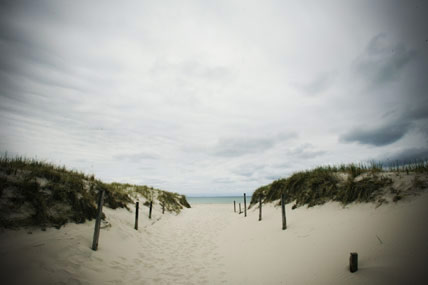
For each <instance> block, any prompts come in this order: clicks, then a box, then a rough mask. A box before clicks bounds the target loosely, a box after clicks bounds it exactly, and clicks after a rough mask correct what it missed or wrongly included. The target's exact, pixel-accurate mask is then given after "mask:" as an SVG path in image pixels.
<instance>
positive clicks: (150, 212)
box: [149, 201, 153, 219]
mask: <svg viewBox="0 0 428 285" xmlns="http://www.w3.org/2000/svg"><path fill="white" fill-rule="evenodd" d="M152 207H153V201H150V209H149V219H151V218H152Z"/></svg>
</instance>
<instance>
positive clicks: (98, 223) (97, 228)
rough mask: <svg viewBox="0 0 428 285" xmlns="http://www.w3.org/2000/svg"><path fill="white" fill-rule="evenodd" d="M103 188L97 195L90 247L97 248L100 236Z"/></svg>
mask: <svg viewBox="0 0 428 285" xmlns="http://www.w3.org/2000/svg"><path fill="white" fill-rule="evenodd" d="M103 202H104V190H101V192H100V193H99V196H98V211H97V218H96V221H95V230H94V239H93V241H92V249H93V250H97V249H98V240H99V238H100V226H101V216H102V214H103Z"/></svg>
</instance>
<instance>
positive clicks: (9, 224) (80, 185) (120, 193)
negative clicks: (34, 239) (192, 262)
mask: <svg viewBox="0 0 428 285" xmlns="http://www.w3.org/2000/svg"><path fill="white" fill-rule="evenodd" d="M102 190H104V191H105V195H104V205H105V206H107V207H109V208H112V209H116V208H127V209H128V205H129V203H131V202H132V201H133V198H134V199H135V198H137V197H138V195H140V196H142V197H143V198H145V199H147V200H149V201H154V200H155V199H156V198H157V199H158V200H159V201H160V202H161V203H163V204H164V205H165V206H166V210H167V211H174V212H177V213H178V212H180V210H181V209H182V208H183V207H190V205H189V204H188V203H187V200H186V197H185V196H183V195H179V194H177V193H171V192H167V191H163V190H159V189H154V188H152V187H147V186H140V185H130V184H121V183H104V182H102V181H100V180H98V179H95V177H94V176H93V175H85V174H84V173H82V172H78V171H75V170H68V169H66V168H65V167H64V166H56V165H53V164H51V163H47V162H42V161H38V160H34V159H26V158H23V157H15V158H8V157H7V156H3V157H0V227H6V228H17V227H21V226H28V225H32V226H40V227H42V228H45V227H48V226H55V227H57V228H59V227H61V226H62V225H64V224H65V223H67V222H76V223H83V222H85V221H86V220H91V219H93V218H95V215H96V201H97V197H98V195H99V193H100V191H102Z"/></svg>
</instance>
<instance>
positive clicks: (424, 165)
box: [250, 161, 428, 208]
mask: <svg viewBox="0 0 428 285" xmlns="http://www.w3.org/2000/svg"><path fill="white" fill-rule="evenodd" d="M391 171H392V172H396V173H406V174H409V173H410V172H413V173H423V172H428V162H427V161H422V162H415V163H410V164H405V165H399V164H398V163H397V164H394V165H390V166H388V167H383V166H382V165H381V164H379V163H371V164H369V165H364V164H359V165H356V164H349V165H340V166H325V167H317V168H315V169H313V170H309V171H301V172H297V173H294V174H293V175H291V176H290V177H288V178H283V179H278V180H276V181H274V182H272V183H271V184H268V185H265V186H262V187H260V188H258V189H257V190H256V191H255V192H254V193H253V195H252V199H251V203H250V207H251V206H252V205H254V204H256V203H257V202H258V201H259V199H260V197H261V198H262V200H263V201H264V202H273V201H276V200H278V199H280V197H281V194H282V193H284V194H285V199H286V203H290V202H293V201H295V205H294V206H293V208H295V207H299V206H302V205H308V207H312V206H315V205H321V204H324V203H325V202H327V201H338V202H341V203H342V204H344V205H346V204H349V203H352V202H374V201H378V203H382V202H385V201H386V200H385V199H384V198H383V197H382V196H383V195H384V194H385V190H386V189H387V188H388V187H389V190H390V193H391V194H394V195H395V196H394V197H393V201H398V200H400V199H401V196H400V191H397V190H396V189H394V188H392V187H391V185H392V183H393V181H392V179H391V178H390V177H387V176H386V175H384V174H385V173H387V172H391ZM415 179H416V178H415ZM415 181H416V182H415V183H418V185H419V186H417V185H416V184H415V185H414V186H415V187H416V186H417V187H419V188H421V185H420V184H421V182H420V181H419V180H415Z"/></svg>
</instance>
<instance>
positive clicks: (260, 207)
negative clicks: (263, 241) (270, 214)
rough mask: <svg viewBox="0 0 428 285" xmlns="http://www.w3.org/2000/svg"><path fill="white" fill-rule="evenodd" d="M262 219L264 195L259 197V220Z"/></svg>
mask: <svg viewBox="0 0 428 285" xmlns="http://www.w3.org/2000/svg"><path fill="white" fill-rule="evenodd" d="M261 220H262V196H260V197H259V221H261Z"/></svg>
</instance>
